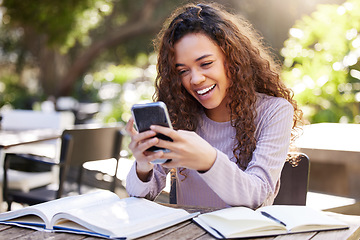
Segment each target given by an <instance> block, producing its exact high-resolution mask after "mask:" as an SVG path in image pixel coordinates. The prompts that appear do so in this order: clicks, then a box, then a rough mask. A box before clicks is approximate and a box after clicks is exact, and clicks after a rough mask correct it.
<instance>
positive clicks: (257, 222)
mask: <svg viewBox="0 0 360 240" xmlns="http://www.w3.org/2000/svg"><path fill="white" fill-rule="evenodd" d="M198 218H199V219H200V220H201V221H202V222H204V223H206V224H207V225H209V226H210V227H212V228H214V229H216V230H217V231H218V232H219V233H220V234H221V235H223V236H224V237H227V238H233V237H243V236H262V235H269V234H280V233H284V232H286V229H285V227H284V226H282V225H281V224H279V223H277V222H274V221H272V220H270V219H268V218H266V217H264V216H262V214H261V213H257V212H255V211H253V210H252V209H250V208H246V207H232V208H226V209H222V210H218V211H215V212H211V213H205V214H201V215H200V216H199V217H198Z"/></svg>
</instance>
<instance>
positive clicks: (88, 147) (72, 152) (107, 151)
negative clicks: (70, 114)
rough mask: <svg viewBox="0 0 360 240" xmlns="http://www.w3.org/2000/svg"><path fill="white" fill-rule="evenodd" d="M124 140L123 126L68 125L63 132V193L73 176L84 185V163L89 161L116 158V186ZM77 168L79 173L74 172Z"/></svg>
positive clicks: (60, 191)
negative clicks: (82, 126) (71, 126)
mask: <svg viewBox="0 0 360 240" xmlns="http://www.w3.org/2000/svg"><path fill="white" fill-rule="evenodd" d="M121 144H122V134H121V127H119V126H117V127H97V128H75V129H67V130H65V131H64V132H63V134H62V141H61V153H60V163H61V165H62V167H61V171H60V179H59V184H60V185H59V193H58V195H59V196H61V195H62V192H63V190H64V189H63V187H64V182H65V180H68V179H69V176H68V175H70V177H71V176H72V178H73V180H74V181H76V182H77V183H78V187H79V189H80V187H81V184H82V171H83V164H84V163H85V162H89V161H97V160H104V159H111V158H114V159H116V160H117V161H116V166H115V169H114V170H115V172H114V174H115V175H114V178H113V183H112V186H111V190H114V189H115V182H116V172H117V168H118V160H119V158H120V150H121ZM74 171H75V172H77V173H76V174H77V175H78V176H74V175H73V174H74Z"/></svg>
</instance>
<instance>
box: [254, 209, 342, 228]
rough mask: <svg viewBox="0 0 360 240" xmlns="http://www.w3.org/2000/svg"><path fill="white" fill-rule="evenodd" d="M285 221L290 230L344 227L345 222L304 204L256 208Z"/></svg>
mask: <svg viewBox="0 0 360 240" xmlns="http://www.w3.org/2000/svg"><path fill="white" fill-rule="evenodd" d="M260 210H261V211H265V212H267V213H269V214H270V215H271V216H273V217H275V218H277V219H279V220H281V221H283V222H285V223H286V227H287V229H288V230H289V231H290V232H299V231H312V230H328V229H338V228H346V227H347V224H345V223H342V222H340V221H338V220H337V219H334V218H331V217H329V216H327V215H325V214H324V213H322V212H321V211H319V210H316V209H312V208H310V207H306V206H291V205H273V206H266V207H262V208H260V209H258V210H257V211H260Z"/></svg>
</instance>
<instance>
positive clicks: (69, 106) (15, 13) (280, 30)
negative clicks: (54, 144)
mask: <svg viewBox="0 0 360 240" xmlns="http://www.w3.org/2000/svg"><path fill="white" fill-rule="evenodd" d="M205 2H206V1H205ZM215 2H219V3H221V4H223V5H224V6H225V7H226V8H227V9H229V10H230V11H232V12H234V13H238V14H241V15H243V16H245V17H246V18H247V19H248V20H249V21H250V22H251V23H253V25H254V27H255V29H256V30H258V31H259V32H260V33H261V34H262V36H263V37H264V41H265V42H266V43H267V44H268V45H269V47H270V48H271V51H272V52H273V55H274V57H275V58H276V59H277V60H278V61H280V62H281V63H282V66H283V68H282V77H283V79H284V81H285V82H286V84H287V85H288V86H289V87H291V88H292V89H293V90H294V93H295V96H296V99H297V100H298V102H299V104H300V105H301V106H302V108H303V110H304V113H305V117H306V120H307V122H308V123H319V122H342V123H344V122H345V123H359V122H360V113H359V111H360V105H359V102H360V63H359V56H360V35H359V31H360V6H359V1H355V0H348V1H344V0H288V1H282V0H218V1H215ZM184 3H186V1H179V0H171V1H169V0H135V1H134V0H61V1H60V0H53V1H42V0H32V1H23V0H1V1H0V6H1V8H0V108H2V109H8V108H15V109H33V110H43V111H50V110H57V111H63V110H71V111H73V112H74V113H75V114H76V121H77V123H87V122H94V121H95V122H126V121H127V120H128V118H129V116H130V111H129V110H130V107H131V105H132V104H133V103H136V102H141V101H149V100H150V99H151V96H152V94H153V92H154V88H153V81H154V79H155V76H156V67H155V65H156V52H154V48H153V43H152V40H153V39H154V38H155V37H156V34H157V33H158V31H159V30H160V28H161V25H162V23H163V21H164V19H165V18H166V17H167V16H168V15H169V13H170V12H171V11H172V10H174V9H175V8H176V7H177V6H178V5H180V4H184Z"/></svg>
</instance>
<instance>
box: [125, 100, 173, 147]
mask: <svg viewBox="0 0 360 240" xmlns="http://www.w3.org/2000/svg"><path fill="white" fill-rule="evenodd" d="M131 110H132V113H133V116H134V119H135V124H136V127H137V129H138V131H139V132H144V131H147V130H150V126H151V125H159V126H164V127H170V128H172V126H171V122H170V119H169V114H168V112H167V108H166V105H165V104H164V103H163V102H155V103H147V104H135V105H134V106H133V107H132V109H131ZM156 137H158V138H160V139H163V140H166V141H172V139H171V138H169V137H167V136H165V135H163V134H157V135H156ZM147 150H148V151H158V150H163V151H164V150H166V149H163V148H158V147H155V146H154V147H151V148H149V149H147Z"/></svg>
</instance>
